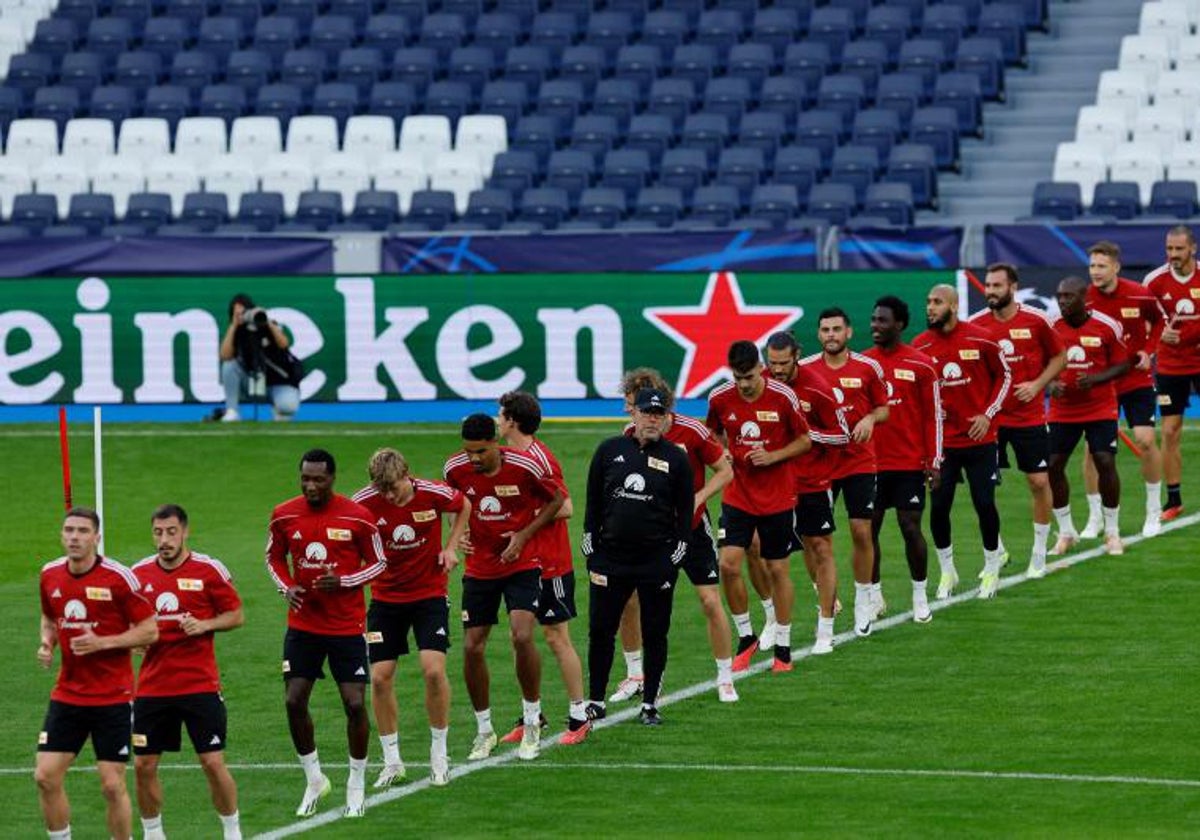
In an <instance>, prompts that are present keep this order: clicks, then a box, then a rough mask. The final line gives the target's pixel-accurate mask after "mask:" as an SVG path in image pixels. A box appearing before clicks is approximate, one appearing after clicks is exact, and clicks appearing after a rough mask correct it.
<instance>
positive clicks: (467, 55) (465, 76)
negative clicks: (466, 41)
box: [446, 46, 496, 101]
mask: <svg viewBox="0 0 1200 840" xmlns="http://www.w3.org/2000/svg"><path fill="white" fill-rule="evenodd" d="M446 72H447V75H448V76H449V77H450V78H451V79H453V80H454V81H456V82H461V83H465V84H466V85H467V88H468V90H469V91H470V99H471V100H472V101H474V100H476V99H478V98H479V95H480V93H481V92H482V91H483V86H484V85H486V84H487V83H488V82H490V81H491V80H492V77H493V76H494V75H495V74H496V57H495V55H494V54H493V53H492V51H491V50H490V49H488V48H487V47H479V46H469V47H458V48H456V49H455V50H454V51H453V52H451V53H450V60H449V64H448V67H447V71H446Z"/></svg>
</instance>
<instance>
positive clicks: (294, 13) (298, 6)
mask: <svg viewBox="0 0 1200 840" xmlns="http://www.w3.org/2000/svg"><path fill="white" fill-rule="evenodd" d="M317 9H318V5H317V2H316V0H277V2H276V3H275V14H276V15H278V16H280V17H285V18H291V19H292V20H294V21H295V22H296V24H297V27H298V29H299V30H300V31H308V30H309V29H311V28H312V25H313V21H315V20H316V18H317Z"/></svg>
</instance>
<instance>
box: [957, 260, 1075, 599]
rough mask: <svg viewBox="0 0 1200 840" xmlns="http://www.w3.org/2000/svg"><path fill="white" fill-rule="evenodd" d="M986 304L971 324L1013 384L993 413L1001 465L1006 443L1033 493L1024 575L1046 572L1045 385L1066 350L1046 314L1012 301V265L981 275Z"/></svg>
mask: <svg viewBox="0 0 1200 840" xmlns="http://www.w3.org/2000/svg"><path fill="white" fill-rule="evenodd" d="M983 282H984V298H985V299H986V300H987V308H986V309H982V310H980V311H979V312H977V313H975V314H974V315H972V316H971V323H972V324H975V325H976V326H979V327H982V328H983V329H984V330H986V331H987V333H988V335H989V336H990V337H991V339H992V341H994V342H996V343H997V344H998V345H1000V349H1001V350H1002V351H1003V352H1004V361H1006V362H1007V363H1008V367H1009V370H1011V371H1012V377H1013V384H1012V388H1011V389H1010V390H1009V392H1008V397H1007V398H1006V399H1005V400H1004V407H1003V408H1001V409H1000V413H999V414H998V415H996V425H997V426H998V427H999V432H998V435H997V446H998V448H999V450H1000V468H1001V469H1005V468H1007V467H1008V448H1009V447H1010V446H1011V447H1012V449H1013V454H1014V455H1015V456H1016V461H1017V469H1019V470H1020V471H1021V472H1023V473H1025V480H1026V482H1027V483H1028V485H1029V494H1030V496H1032V498H1033V549H1032V550H1031V551H1030V554H1029V567H1028V568H1027V569H1026V571H1025V576H1026V577H1029V578H1040V577H1044V576H1045V574H1046V551H1047V550H1048V548H1049V545H1048V543H1049V540H1050V507H1051V505H1050V479H1049V478H1047V476H1046V470H1047V469H1048V467H1049V464H1050V432H1049V430H1048V429H1047V428H1046V386H1047V385H1049V384H1050V382H1051V380H1053V379H1054V377H1056V376H1058V374H1059V373H1060V372H1061V371H1062V369H1063V366H1064V365H1065V364H1066V363H1067V356H1066V349H1065V348H1064V347H1063V345H1062V341H1061V340H1060V339H1059V337H1058V334H1057V333H1056V332H1055V331H1054V329H1053V328H1052V327H1051V326H1050V318H1049V316H1048V315H1046V313H1044V312H1042V311H1041V310H1039V309H1034V308H1033V307H1030V306H1024V305H1023V304H1020V303H1018V302H1017V297H1016V294H1017V285H1018V283H1019V278H1018V276H1017V269H1016V268H1015V267H1013V266H1011V265H1009V264H1008V263H994V264H992V265H989V266H988V268H987V274H986V275H984V281H983Z"/></svg>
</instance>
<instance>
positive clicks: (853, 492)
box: [833, 473, 875, 519]
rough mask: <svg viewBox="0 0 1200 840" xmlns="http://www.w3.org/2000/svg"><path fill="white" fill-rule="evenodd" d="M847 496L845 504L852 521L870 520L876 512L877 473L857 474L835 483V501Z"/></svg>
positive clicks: (837, 480) (844, 477) (842, 478)
mask: <svg viewBox="0 0 1200 840" xmlns="http://www.w3.org/2000/svg"><path fill="white" fill-rule="evenodd" d="M838 496H845V501H844V502H843V504H845V506H846V513H847V515H849V517H850V518H851V519H870V518H871V515H872V514H873V513H874V512H875V473H855V474H854V475H846V476H842V477H841V478H836V479H834V481H833V501H834V502H837V500H838Z"/></svg>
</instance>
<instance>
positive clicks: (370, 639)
mask: <svg viewBox="0 0 1200 840" xmlns="http://www.w3.org/2000/svg"><path fill="white" fill-rule="evenodd" d="M382 641H383V634H382V633H380V632H378V631H376V630H371V631H369V632H368V633H367V644H369V645H377V644H379V643H380V642H382Z"/></svg>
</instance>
